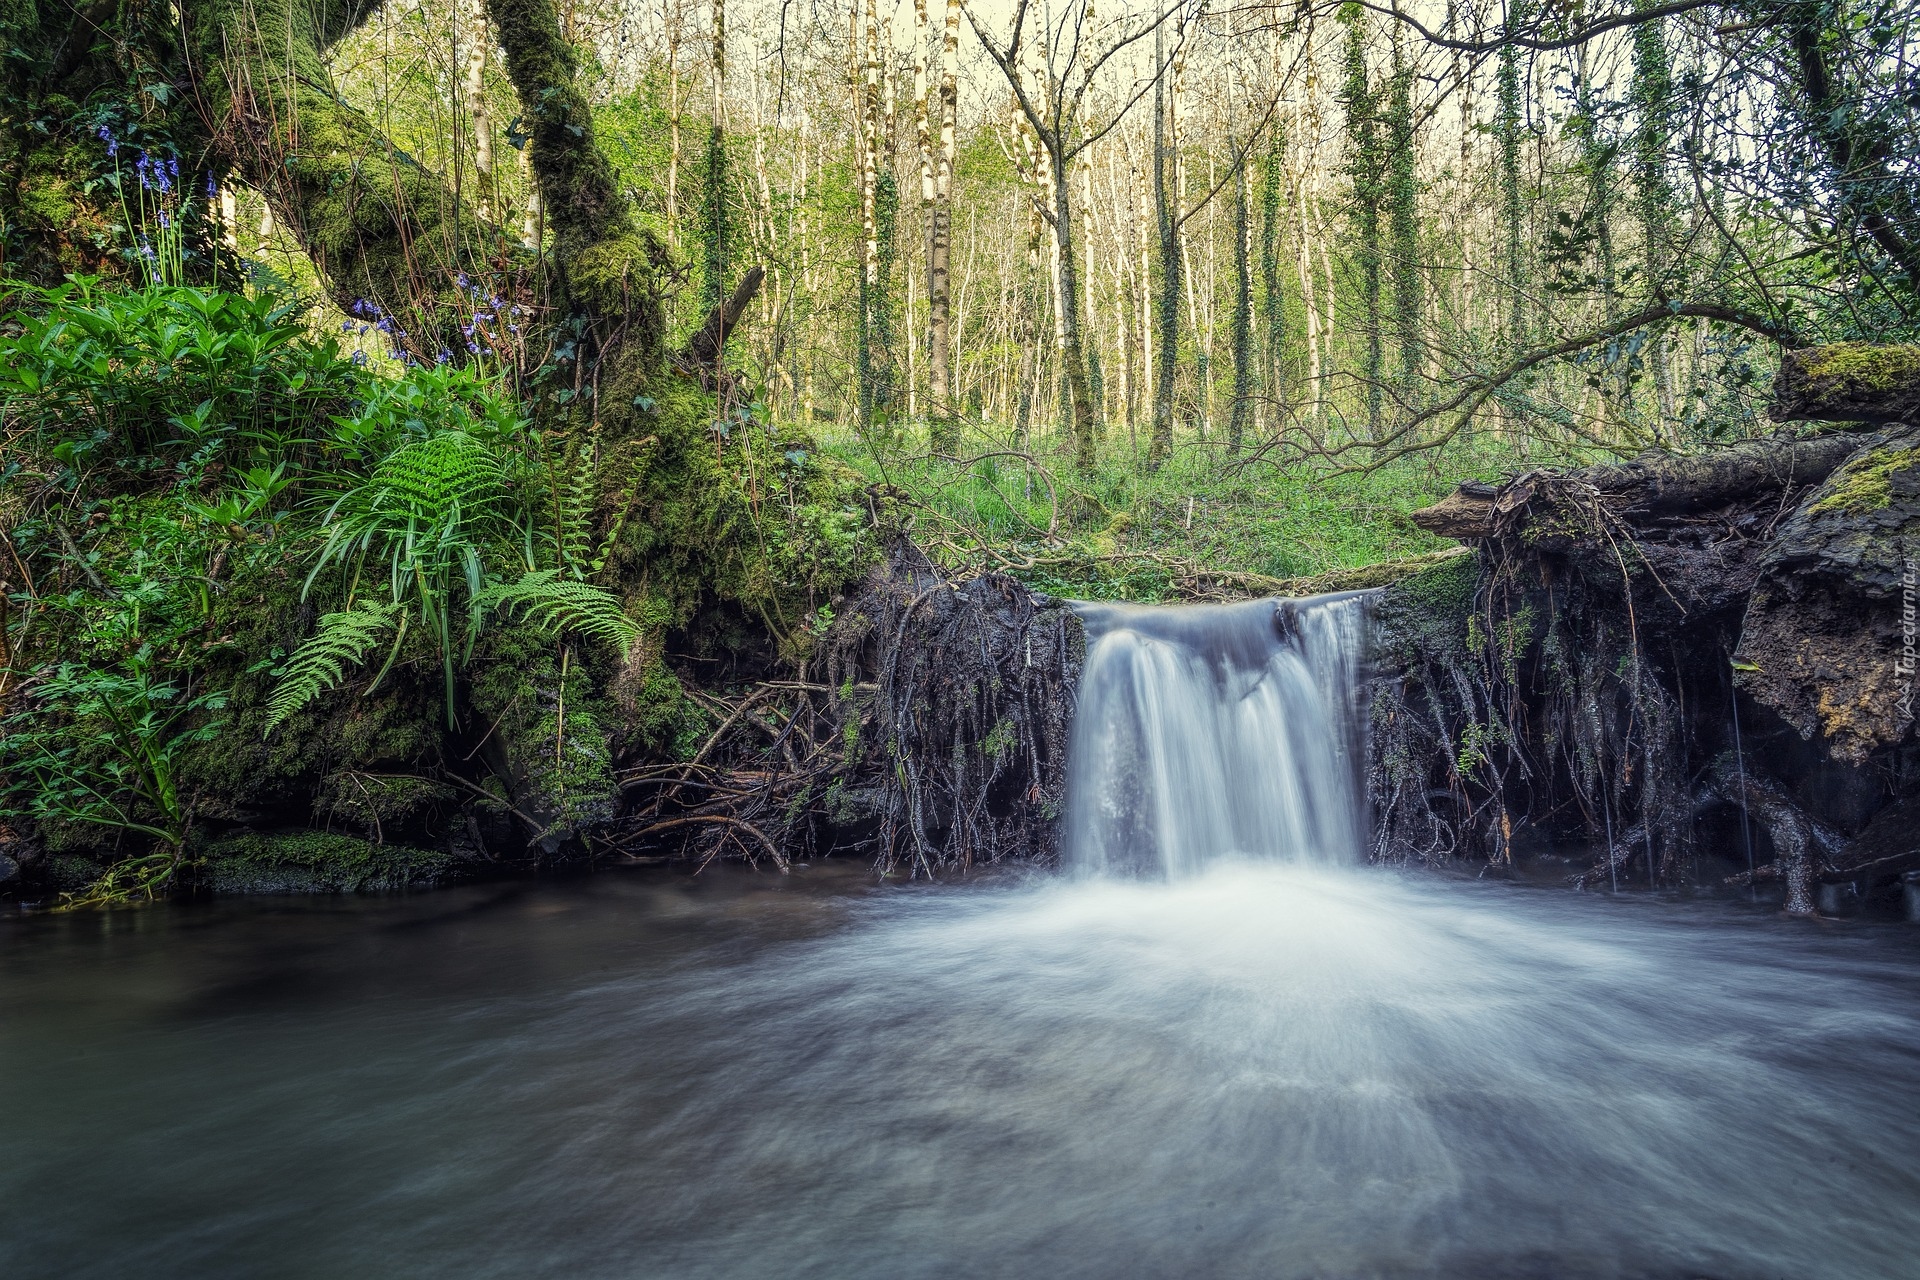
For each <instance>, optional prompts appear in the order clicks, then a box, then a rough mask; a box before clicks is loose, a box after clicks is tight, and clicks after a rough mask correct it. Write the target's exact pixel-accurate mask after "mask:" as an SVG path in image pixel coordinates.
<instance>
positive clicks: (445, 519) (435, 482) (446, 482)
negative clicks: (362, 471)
mask: <svg viewBox="0 0 1920 1280" xmlns="http://www.w3.org/2000/svg"><path fill="white" fill-rule="evenodd" d="M505 481H506V470H505V468H504V467H503V466H502V465H501V462H500V457H499V455H498V454H497V453H495V451H494V450H493V449H492V448H491V447H489V446H488V445H487V444H486V443H485V442H484V441H482V440H478V439H476V438H475V437H473V436H470V435H468V434H467V433H466V432H464V431H443V432H441V433H440V434H438V435H433V436H428V437H426V438H425V439H424V440H415V441H413V442H411V443H409V444H405V445H402V446H401V447H400V448H398V449H395V450H394V451H393V452H392V453H390V454H388V455H387V456H386V458H385V459H383V460H382V461H381V463H380V465H379V467H377V468H376V469H375V470H374V473H373V479H372V481H371V484H370V487H372V488H374V489H375V490H377V493H375V494H370V495H369V497H371V498H372V499H373V502H374V504H375V505H377V506H379V507H381V508H384V509H386V510H388V511H392V512H395V513H396V514H401V513H404V514H405V515H410V516H412V517H413V518H414V519H415V520H416V521H418V522H419V523H420V524H422V525H425V526H426V527H427V528H429V529H439V528H445V527H448V526H449V525H457V523H458V522H459V519H460V515H461V513H462V512H464V513H466V514H467V515H468V516H469V517H471V516H472V515H474V514H477V513H479V512H481V511H484V510H485V509H486V508H487V506H488V505H489V504H490V503H491V502H492V501H493V500H494V499H495V498H496V497H497V496H498V495H499V492H500V487H501V485H502V484H504V483H505Z"/></svg>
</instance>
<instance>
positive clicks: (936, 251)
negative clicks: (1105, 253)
mask: <svg viewBox="0 0 1920 1280" xmlns="http://www.w3.org/2000/svg"><path fill="white" fill-rule="evenodd" d="M959 75H960V0H947V12H946V25H945V28H944V30H943V31H942V33H941V38H940V107H939V111H940V150H939V157H938V162H937V164H936V165H935V168H934V177H933V209H932V213H931V215H930V225H929V227H928V230H927V383H928V392H929V396H930V399H931V401H932V403H931V405H930V407H929V419H930V421H931V422H932V424H933V431H932V438H933V447H934V448H935V449H936V450H951V449H952V448H953V447H954V445H955V444H956V443H957V436H958V430H957V419H958V414H957V412H956V409H955V406H954V388H953V332H952V319H951V306H952V303H951V298H950V293H951V288H952V276H951V270H950V266H949V260H950V258H951V256H952V251H953V160H954V149H955V135H956V133H957V132H958V128H959V122H958V113H959V105H960V88H959Z"/></svg>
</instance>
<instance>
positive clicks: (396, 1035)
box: [0, 863, 1920, 1280]
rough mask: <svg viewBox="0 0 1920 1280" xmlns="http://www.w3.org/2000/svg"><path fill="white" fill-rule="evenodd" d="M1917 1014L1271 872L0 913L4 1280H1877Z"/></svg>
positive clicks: (1681, 926) (1379, 879) (1842, 946)
mask: <svg viewBox="0 0 1920 1280" xmlns="http://www.w3.org/2000/svg"><path fill="white" fill-rule="evenodd" d="M1916 977H1920V945H1916V942H1915V939H1914V936H1913V931H1912V930H1911V929H1910V927H1908V926H1904V925H1899V924H1886V925H1865V924H1859V923H1849V924H1845V925H1834V926H1821V925H1809V924H1806V923H1804V922H1794V921H1787V920H1783V919H1780V918H1777V917H1776V916H1774V915H1773V914H1772V913H1770V912H1768V911H1765V910H1764V909H1760V908H1753V907H1750V906H1748V905H1747V904H1744V903H1739V902H1731V903H1730V902H1727V901H1724V900H1710V901H1699V902H1684V901H1662V900H1655V899H1649V898H1647V897H1645V896H1644V895H1641V896H1637V897H1624V896H1623V897H1622V898H1619V899H1607V898H1604V897H1595V896H1574V895H1570V894H1567V893H1565V892H1564V891H1560V890H1543V889H1532V888H1525V887H1520V886H1514V885H1506V884H1498V885H1496V884H1487V883H1477V882H1472V881H1455V880H1444V879H1439V878H1435V877H1432V876H1430V875H1425V874H1405V875H1402V874H1395V873H1391V872H1384V871H1361V870H1335V869H1327V868H1318V867H1296V866H1284V865H1280V866H1276V865H1270V864H1267V865H1259V864H1231V863H1228V864H1221V865H1218V866H1215V867H1213V868H1211V869H1209V870H1208V871H1206V872H1205V873H1203V874H1200V875H1197V876H1195V877H1192V878H1190V879H1187V880H1183V881H1180V882H1178V883H1176V884H1172V885H1168V884H1156V883H1151V882H1141V881H1084V880H1070V879H1045V878H1039V877H1035V878H1031V879H1029V878H1022V877H1006V878H1003V879H1000V880H996V881H993V882H989V883H986V884H979V883H976V884H974V885H971V886H966V887H960V888H933V889H927V888H900V887H876V886H873V885H872V884H871V883H870V882H869V881H868V880H867V878H866V877H865V876H864V875H863V874H861V873H860V871H859V869H858V868H856V867H847V868H833V867H830V866H824V865H823V866H821V867H817V868H801V869H797V870H796V871H795V873H794V874H793V875H792V876H791V877H787V878H785V879H781V878H778V877H775V876H773V875H771V874H764V875H760V876H757V877H756V876H753V875H752V874H750V873H745V872H738V871H730V870H728V871H723V870H722V869H721V868H718V867H714V868H710V869H709V870H708V871H707V872H706V873H704V874H703V875H701V876H699V877H697V878H696V877H693V876H691V875H688V874H685V873H678V874H666V873H658V872H646V873H630V874H617V873H615V874H606V875H602V876H599V877H595V878H593V879H590V880H578V881H559V882H550V883H536V884H520V885H508V886H490V887H472V888H466V889H455V890H449V891H445V892H441V893H435V894H428V895H420V896H416V897H412V898H386V899H382V898H359V899H355V898H341V899H312V900H288V901H280V902H272V901H233V902H222V903H216V904H199V905H195V904H187V905H181V906H162V907H157V908H152V909H149V910H145V911H140V912H130V913H122V914H117V915H111V916H104V917H92V918H72V917H69V918H52V919H50V918H44V917H43V918H37V919H19V918H14V919H9V920H7V921H6V922H5V925H4V927H0V1090H4V1095H3V1096H5V1097H6V1098H7V1099H8V1100H9V1103H8V1108H7V1119H6V1123H5V1125H4V1126H0V1206H3V1207H4V1208H3V1210H0V1223H4V1230H0V1274H5V1275H7V1276H10V1277H23V1278H25V1277H55V1276H58V1277H67V1276H72V1277H129V1276H140V1277H174V1276H179V1277H189V1276H191V1277H228V1276H232V1277H250V1276H269V1275H270V1276H277V1277H316V1278H317V1277H343V1276H383V1277H386V1276H396V1277H397V1276H447V1277H488V1276H502V1277H507V1276H512V1277H527V1276H567V1277H601V1276H605V1277H679V1276H686V1277H695V1276H700V1277H706V1276H714V1277H719V1276H726V1277H735V1276H739V1277H760V1276H819V1277H850V1276H861V1277H865V1276H872V1277H906V1276H928V1277H932V1276H955V1275H968V1276H1087V1277H1104V1276H1168V1277H1173V1276H1247V1277H1255V1276H1259V1277H1332V1276H1338V1277H1362V1276H1428V1275H1437V1276H1459V1277H1463V1278H1464V1277H1490V1276H1516V1277H1534V1276H1562V1277H1571V1276H1595V1277H1598V1276H1648V1277H1669V1276H1671V1277H1676V1278H1677V1277H1692V1276H1710V1277H1718V1278H1724V1280H1732V1278H1734V1277H1755V1278H1758V1277H1793V1278H1795V1280H1804V1278H1807V1277H1825V1276H1832V1277H1847V1278H1857V1277H1873V1276H1888V1277H1892V1276H1901V1275H1911V1274H1913V1270H1912V1267H1913V1246H1912V1242H1913V1240H1914V1239H1915V1238H1916V1236H1920V1171H1916V1168H1915V1165H1914V1159H1913V1158H1914V1154H1915V1153H1916V1152H1920V983H1917V982H1916Z"/></svg>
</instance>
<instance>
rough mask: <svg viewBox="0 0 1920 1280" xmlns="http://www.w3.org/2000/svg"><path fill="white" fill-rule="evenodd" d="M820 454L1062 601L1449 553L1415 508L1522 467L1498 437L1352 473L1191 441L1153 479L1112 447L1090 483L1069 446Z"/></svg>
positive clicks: (1262, 580) (953, 556) (937, 540)
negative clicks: (941, 453)
mask: <svg viewBox="0 0 1920 1280" xmlns="http://www.w3.org/2000/svg"><path fill="white" fill-rule="evenodd" d="M822 448H823V449H825V450H826V451H827V452H829V453H831V454H833V455H834V456H836V457H838V458H839V459H840V460H841V461H843V462H845V463H847V464H848V465H849V466H851V467H853V468H855V469H856V470H857V471H859V472H860V473H861V474H863V475H865V476H866V477H867V478H868V479H869V481H871V482H873V483H875V484H884V485H890V486H893V488H894V489H895V490H897V491H898V492H899V493H900V494H902V495H904V497H905V500H906V501H907V502H908V503H909V504H911V505H912V506H913V507H914V508H915V509H916V516H915V523H914V529H913V532H914V535H915V537H916V539H917V540H918V541H920V542H921V544H922V545H924V546H926V547H928V548H929V549H930V550H931V551H932V552H933V554H934V555H935V556H936V558H940V559H944V560H946V561H947V562H948V563H949V564H950V566H951V567H954V568H968V569H984V568H996V569H1001V570H1004V571H1005V572H1008V573H1010V574H1012V575H1013V576H1014V577H1016V578H1019V579H1020V580H1022V581H1024V582H1026V583H1027V584H1028V585H1030V586H1032V587H1034V588H1036V589H1038V590H1042V591H1046V592H1049V593H1051V594H1054V595H1060V596H1068V597H1073V598H1078V599H1114V600H1136V601H1142V602H1154V601H1162V600H1175V599H1195V598H1206V597H1208V596H1212V595H1245V594H1268V593H1270V592H1271V591H1272V589H1273V584H1274V583H1276V582H1278V581H1281V580H1286V579H1295V578H1304V577H1310V576H1313V575H1317V574H1322V573H1326V572H1328V571H1330V570H1335V569H1346V568H1356V567H1359V566H1363V565H1369V564H1375V563H1378V562H1380V561H1384V560H1397V559H1401V558H1404V557H1408V556H1415V555H1420V554H1422V553H1424V552H1430V551H1435V550H1438V549H1440V548H1442V547H1446V546H1451V545H1453V544H1452V542H1451V541H1450V540H1447V539H1442V538H1437V537H1435V536H1433V535H1432V534H1429V533H1427V532H1425V531H1423V530H1421V529H1419V528H1418V527H1416V526H1415V525H1414V524H1413V522H1412V521H1411V520H1410V519H1408V513H1409V512H1412V511H1414V510H1417V509H1418V508H1420V507H1424V506H1427V505H1429V504H1431V503H1433V502H1435V501H1437V500H1438V499H1439V498H1441V497H1442V496H1444V495H1445V494H1447V493H1450V492H1451V491H1452V490H1453V488H1454V486H1455V485H1456V484H1458V483H1459V482H1460V481H1462V480H1466V479H1493V478H1496V477H1498V476H1500V475H1502V474H1507V473H1512V472H1514V471H1516V470H1524V469H1525V468H1526V467H1527V466H1528V465H1529V459H1528V458H1526V457H1524V456H1522V455H1521V454H1520V453H1518V452H1516V451H1515V450H1514V449H1513V448H1512V447H1511V446H1510V445H1509V444H1508V443H1507V442H1505V441H1504V440H1500V439H1497V438H1494V437H1491V436H1483V437H1480V438H1477V439H1475V440H1473V441H1471V442H1467V443H1464V444H1462V443H1455V444H1452V445H1450V446H1449V447H1448V448H1447V449H1445V450H1443V451H1436V452H1435V453H1432V454H1429V455H1426V456H1423V457H1415V458H1407V459H1403V460H1401V461H1399V462H1396V463H1393V464H1391V465H1388V466H1386V467H1383V468H1381V469H1379V470H1376V471H1372V472H1368V473H1364V474H1361V473H1356V474H1348V475H1327V474H1325V468H1324V466H1322V467H1305V466H1293V467H1287V466H1283V465H1280V464H1278V463H1277V462H1276V461H1274V460H1272V459H1271V458H1269V457H1253V458H1248V457H1247V456H1246V455H1241V456H1239V457H1236V456H1235V455H1232V454H1230V453H1229V452H1228V451H1227V449H1226V447H1225V445H1224V443H1222V442H1209V441H1204V440H1187V441H1184V442H1182V443H1181V444H1180V445H1179V446H1178V447H1176V448H1175V450H1174V451H1173V454H1172V456H1171V457H1170V458H1169V459H1168V461H1167V463H1166V464H1165V465H1164V466H1162V467H1161V468H1159V469H1158V470H1157V471H1149V470H1148V469H1147V468H1146V467H1145V465H1144V464H1143V460H1142V459H1141V458H1140V457H1138V456H1136V455H1137V454H1139V453H1142V452H1144V442H1141V448H1140V449H1138V450H1129V449H1128V448H1127V444H1126V441H1124V440H1117V441H1109V443H1108V445H1107V447H1106V448H1105V449H1104V450H1103V453H1102V460H1101V463H1100V466H1099V468H1098V469H1097V470H1096V471H1095V472H1093V473H1092V474H1091V475H1090V476H1088V477H1081V476H1079V475H1077V474H1076V473H1075V472H1074V471H1073V468H1072V464H1071V461H1070V458H1069V456H1068V454H1067V452H1066V450H1065V447H1064V446H1061V447H1058V448H1055V447H1051V446H1050V445H1049V444H1042V443H1040V442H1036V443H1035V446H1034V448H1033V450H1032V452H1026V451H1022V450H1019V449H1017V448H1014V447H1012V446H1010V445H1009V444H1008V443H1007V442H1005V441H998V440H994V439H992V438H990V437H988V436H986V435H985V434H984V433H977V432H976V433H971V434H970V435H969V436H968V438H966V439H964V440H963V441H962V443H961V445H960V447H959V449H957V450H956V451H955V453H954V454H952V455H950V457H932V456H929V455H928V454H927V453H925V452H924V451H921V452H917V453H915V452H910V451H908V450H907V449H905V448H902V449H900V450H897V451H896V450H888V449H885V448H879V449H876V448H874V447H872V446H871V445H870V444H868V443H867V442H864V441H862V440H859V439H857V438H853V437H851V436H850V435H844V434H843V435H841V436H839V437H837V438H836V437H834V436H831V435H828V436H825V437H824V438H823V440H822ZM1534 463H1535V465H1537V463H1538V460H1534Z"/></svg>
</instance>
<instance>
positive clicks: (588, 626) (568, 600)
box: [473, 569, 640, 651]
mask: <svg viewBox="0 0 1920 1280" xmlns="http://www.w3.org/2000/svg"><path fill="white" fill-rule="evenodd" d="M473 609H474V612H475V613H476V614H478V613H480V612H482V611H485V610H492V609H504V610H506V611H507V612H509V613H511V612H513V611H515V610H520V611H522V613H523V616H525V617H527V618H529V619H531V620H533V621H535V622H538V623H539V624H540V625H541V626H543V627H546V628H547V629H549V630H551V631H559V630H561V629H563V628H566V629H571V630H574V631H578V632H580V633H581V634H582V635H588V636H592V637H593V638H594V639H596V640H603V641H605V642H606V643H608V644H610V645H613V646H615V647H616V648H618V649H620V650H622V651H624V650H625V649H626V648H627V646H629V645H631V644H632V643H633V642H634V639H635V638H636V637H637V636H638V635H639V634H640V628H639V627H638V626H636V625H635V624H634V622H633V619H631V618H629V617H627V615H626V614H624V613H622V612H621V611H620V602H619V600H617V599H615V598H614V596H613V594H612V593H611V592H608V591H606V590H604V589H602V588H600V587H596V586H594V585H593V584H592V583H590V582H576V581H575V580H573V579H571V578H562V577H561V576H560V574H559V570H557V569H535V570H533V571H532V572H530V573H528V574H526V575H525V576H524V577H522V578H521V579H520V581H518V582H494V583H489V584H488V585H487V586H486V587H484V588H482V589H481V591H480V592H479V594H477V595H475V596H474V598H473Z"/></svg>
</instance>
